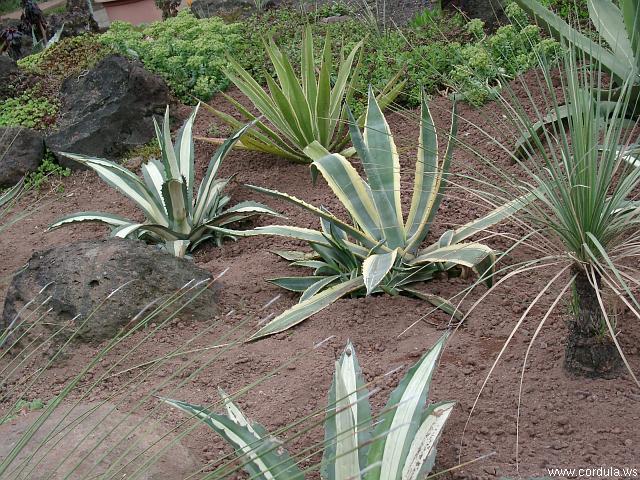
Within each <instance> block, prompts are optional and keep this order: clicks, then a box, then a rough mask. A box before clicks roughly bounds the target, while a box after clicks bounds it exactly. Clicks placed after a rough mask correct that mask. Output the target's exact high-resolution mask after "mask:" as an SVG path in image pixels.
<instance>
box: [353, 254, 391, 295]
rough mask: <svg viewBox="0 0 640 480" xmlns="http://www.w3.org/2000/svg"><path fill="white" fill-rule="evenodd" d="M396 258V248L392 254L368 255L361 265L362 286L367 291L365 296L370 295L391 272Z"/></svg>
mask: <svg viewBox="0 0 640 480" xmlns="http://www.w3.org/2000/svg"><path fill="white" fill-rule="evenodd" d="M397 257H398V249H397V248H396V249H395V250H393V251H392V252H389V253H379V254H374V255H370V256H369V257H367V258H366V259H365V261H364V262H363V263H362V276H363V277H364V286H365V287H366V289H367V295H371V293H372V292H373V291H374V290H375V289H376V288H377V287H378V285H379V284H380V282H381V281H382V280H383V279H384V277H386V276H387V274H388V273H389V272H390V271H391V269H392V268H393V266H394V264H395V262H396V258H397Z"/></svg>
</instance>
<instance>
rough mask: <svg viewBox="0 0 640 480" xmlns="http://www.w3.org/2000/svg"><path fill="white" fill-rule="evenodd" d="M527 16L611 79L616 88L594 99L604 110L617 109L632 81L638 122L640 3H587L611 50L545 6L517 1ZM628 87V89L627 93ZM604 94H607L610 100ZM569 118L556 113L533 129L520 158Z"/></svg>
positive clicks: (631, 112)
mask: <svg viewBox="0 0 640 480" xmlns="http://www.w3.org/2000/svg"><path fill="white" fill-rule="evenodd" d="M515 2H516V3H517V4H518V5H520V6H521V7H522V8H523V9H524V10H525V11H526V12H527V13H529V14H530V15H533V16H534V17H535V18H536V21H537V22H538V23H539V24H541V26H542V27H543V28H544V29H546V30H547V31H549V32H550V33H551V34H552V35H554V36H555V37H557V38H558V39H560V40H562V41H564V42H566V43H567V44H568V45H570V46H571V47H573V48H575V49H577V50H579V51H581V52H582V54H583V55H585V56H586V57H588V58H590V59H591V60H592V61H593V62H595V63H596V64H597V65H598V67H599V69H601V70H602V71H603V72H605V73H607V74H609V75H611V79H612V81H613V84H614V87H615V88H611V89H610V88H606V89H605V90H603V91H602V92H600V91H595V90H594V95H596V96H597V97H598V101H600V102H601V108H602V109H603V110H604V111H606V112H611V111H613V109H615V108H616V102H615V101H616V100H617V99H618V98H619V97H620V95H621V94H622V91H623V84H624V83H625V82H626V81H627V80H628V79H629V78H632V79H633V81H632V84H631V87H630V88H631V90H630V91H628V92H625V95H628V94H629V95H630V96H631V98H630V101H629V103H628V106H627V107H628V108H627V110H626V111H625V112H623V113H624V115H625V116H627V117H634V118H636V117H637V116H638V114H639V113H640V110H639V109H638V102H639V101H640V76H639V75H638V68H639V67H640V29H639V27H640V0H619V1H618V2H613V0H587V7H588V8H589V17H590V19H591V23H592V24H593V26H594V27H595V28H596V30H597V32H598V34H599V35H600V37H601V39H602V40H604V41H605V42H606V44H607V46H604V45H602V44H601V42H596V41H594V40H592V39H590V38H589V37H587V36H586V35H584V34H583V33H582V32H580V31H579V30H576V29H575V28H573V27H571V26H570V25H569V24H567V22H565V21H564V20H563V19H562V18H560V17H559V16H558V15H556V14H555V13H553V12H551V11H550V10H548V9H547V8H546V7H544V6H542V5H541V4H540V3H539V2H538V0H515ZM618 5H619V6H618ZM626 88H628V87H625V89H626ZM604 93H606V98H605V95H604ZM568 115H569V112H568V111H567V108H566V107H563V108H561V109H555V110H554V111H552V112H550V113H549V115H547V117H546V118H543V119H541V120H540V121H539V122H538V123H536V124H535V125H533V126H532V128H531V131H530V132H527V133H526V134H525V135H523V136H522V138H521V139H520V140H519V141H518V143H517V144H516V154H517V155H518V156H522V155H523V154H524V153H525V152H524V149H525V148H531V147H532V144H531V138H532V136H533V135H540V134H541V133H542V129H543V128H544V125H545V124H548V123H551V122H555V121H557V120H566V119H567V117H568Z"/></svg>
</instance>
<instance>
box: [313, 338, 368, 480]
mask: <svg viewBox="0 0 640 480" xmlns="http://www.w3.org/2000/svg"><path fill="white" fill-rule="evenodd" d="M339 386H341V387H342V388H341V389H339V388H338V387H339ZM368 397H369V392H368V390H367V389H366V388H365V382H364V378H363V377H362V370H361V368H360V364H359V363H358V358H357V356H356V351H355V348H354V347H353V345H352V344H351V342H347V346H346V348H345V349H344V351H343V352H342V355H341V356H340V358H339V359H338V361H337V362H336V368H335V373H334V376H333V381H332V383H331V387H330V389H329V403H328V408H327V413H326V416H325V449H324V454H323V458H322V478H325V479H327V480H331V479H336V480H340V479H343V478H349V477H347V476H345V475H340V474H339V472H340V471H345V470H353V469H352V468H350V467H349V466H348V465H345V463H347V462H350V463H352V464H353V465H354V467H355V468H357V476H356V477H355V478H360V471H361V470H362V469H364V468H365V466H366V458H367V449H368V442H369V440H370V438H371V432H370V431H369V430H370V428H371V407H370V405H369V398H368ZM338 415H341V417H340V418H338ZM346 416H349V417H351V419H349V418H344V417H346ZM349 422H350V423H351V424H352V427H351V428H348V424H349ZM345 424H347V425H346V428H345ZM341 434H343V435H346V436H348V437H349V441H350V442H349V443H350V444H351V445H352V446H351V450H353V452H350V451H349V449H347V448H345V447H346V445H338V442H339V441H340V440H341V438H342V437H341ZM344 454H346V455H347V457H346V458H345V457H343V455H344Z"/></svg>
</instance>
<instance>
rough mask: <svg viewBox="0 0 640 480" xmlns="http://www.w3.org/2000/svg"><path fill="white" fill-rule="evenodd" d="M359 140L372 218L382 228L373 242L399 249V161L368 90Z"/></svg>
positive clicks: (401, 236) (401, 241)
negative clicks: (361, 140)
mask: <svg viewBox="0 0 640 480" xmlns="http://www.w3.org/2000/svg"><path fill="white" fill-rule="evenodd" d="M363 137H364V142H365V143H366V145H367V148H368V150H369V152H370V154H369V155H366V156H364V157H363V158H362V159H361V160H362V164H363V166H364V169H365V172H366V173H367V179H368V182H369V185H370V187H371V194H372V196H373V201H374V203H375V211H376V212H377V215H376V216H377V218H376V217H373V216H372V217H373V218H374V219H375V220H377V223H378V225H379V226H380V227H381V228H382V234H381V236H378V237H377V238H378V239H385V241H386V245H387V246H388V247H389V248H392V249H393V248H398V247H403V246H404V244H405V232H404V226H403V219H402V206H401V204H400V159H399V157H398V150H397V148H396V145H395V142H394V141H393V135H391V129H390V128H389V124H388V123H387V120H386V119H385V118H384V115H383V114H382V110H380V107H379V105H378V102H377V101H376V98H375V95H373V91H372V90H371V87H369V105H368V107H367V115H366V117H365V127H364V135H363ZM350 211H351V210H350ZM367 228H368V227H367Z"/></svg>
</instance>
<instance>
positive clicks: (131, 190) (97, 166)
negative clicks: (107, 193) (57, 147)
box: [60, 152, 166, 223]
mask: <svg viewBox="0 0 640 480" xmlns="http://www.w3.org/2000/svg"><path fill="white" fill-rule="evenodd" d="M60 154H61V155H64V156H65V157H68V158H70V159H71V160H74V161H76V162H78V163H81V164H83V165H85V166H86V167H88V168H91V169H92V170H93V171H95V172H96V173H97V174H98V175H99V176H100V178H102V180H104V181H105V182H106V183H107V184H109V185H111V186H112V187H113V188H115V189H116V190H118V191H120V192H122V193H123V194H124V195H125V196H127V197H129V198H130V199H131V200H133V201H134V202H135V203H136V204H137V205H138V206H139V207H140V208H141V209H142V210H143V211H144V213H145V215H146V216H147V217H148V218H150V219H153V220H154V221H155V222H156V223H165V222H166V218H165V217H166V216H165V213H164V206H163V205H160V204H158V203H157V201H156V199H155V197H154V196H153V194H151V193H150V192H149V190H147V187H146V185H145V184H144V183H143V182H142V180H140V178H139V177H138V176H137V175H135V174H134V173H132V172H130V171H129V170H127V169H126V168H124V167H122V166H120V165H118V164H117V163H114V162H111V161H109V160H105V159H103V158H95V157H89V156H87V155H79V154H73V153H67V152H60Z"/></svg>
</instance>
